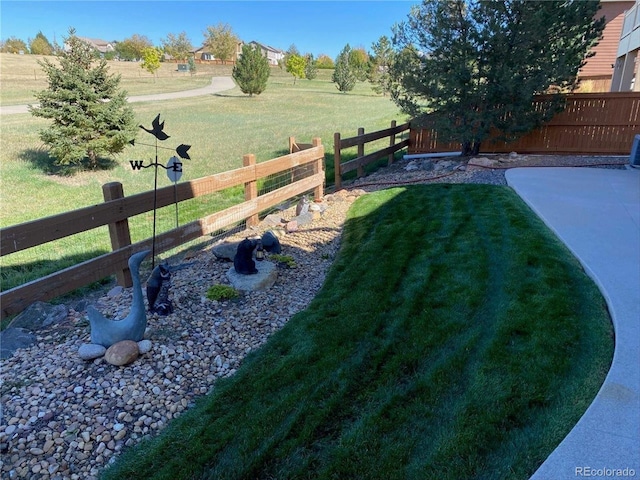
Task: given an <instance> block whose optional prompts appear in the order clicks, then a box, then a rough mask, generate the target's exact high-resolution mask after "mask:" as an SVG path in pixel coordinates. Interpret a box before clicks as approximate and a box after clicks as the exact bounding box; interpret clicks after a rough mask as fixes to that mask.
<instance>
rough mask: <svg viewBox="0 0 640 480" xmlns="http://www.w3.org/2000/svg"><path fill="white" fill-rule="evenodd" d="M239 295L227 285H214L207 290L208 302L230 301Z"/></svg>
mask: <svg viewBox="0 0 640 480" xmlns="http://www.w3.org/2000/svg"><path fill="white" fill-rule="evenodd" d="M239 296H240V293H239V292H238V291H237V290H236V289H235V288H233V287H231V286H229V285H220V284H218V285H214V286H212V287H210V288H209V290H207V298H208V299H209V300H232V299H234V298H238V297H239Z"/></svg>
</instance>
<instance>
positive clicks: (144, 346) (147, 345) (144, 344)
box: [138, 340, 152, 355]
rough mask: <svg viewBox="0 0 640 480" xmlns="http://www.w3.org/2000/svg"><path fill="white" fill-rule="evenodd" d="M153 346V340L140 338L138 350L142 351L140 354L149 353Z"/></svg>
mask: <svg viewBox="0 0 640 480" xmlns="http://www.w3.org/2000/svg"><path fill="white" fill-rule="evenodd" d="M151 347H152V345H151V340H140V341H139V342H138V351H139V352H140V355H144V354H145V353H149V352H150V351H151Z"/></svg>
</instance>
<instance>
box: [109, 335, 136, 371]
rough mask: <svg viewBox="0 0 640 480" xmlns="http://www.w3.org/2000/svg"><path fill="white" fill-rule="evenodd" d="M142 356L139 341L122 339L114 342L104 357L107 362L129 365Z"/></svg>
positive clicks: (116, 364) (119, 365) (118, 365)
mask: <svg viewBox="0 0 640 480" xmlns="http://www.w3.org/2000/svg"><path fill="white" fill-rule="evenodd" d="M138 356H140V349H139V348H138V343H137V342H134V341H133V340H122V341H121V342H118V343H114V344H113V345H111V346H110V347H109V348H107V351H106V352H105V354H104V359H105V361H106V362H107V363H110V364H111V365H115V366H117V367H121V366H123V365H128V364H130V363H132V362H133V361H135V360H136V359H137V358H138Z"/></svg>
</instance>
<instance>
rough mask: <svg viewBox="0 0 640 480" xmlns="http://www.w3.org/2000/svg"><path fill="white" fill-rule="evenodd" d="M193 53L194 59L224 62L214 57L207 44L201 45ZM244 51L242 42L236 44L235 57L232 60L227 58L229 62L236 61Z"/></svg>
mask: <svg viewBox="0 0 640 480" xmlns="http://www.w3.org/2000/svg"><path fill="white" fill-rule="evenodd" d="M191 53H192V55H193V59H194V60H196V61H200V62H215V63H223V62H222V61H221V60H218V59H216V58H215V57H214V55H213V53H211V52H210V50H209V47H207V46H206V45H203V46H201V47H200V48H197V49H195V50H194V51H192V52H191ZM241 53H242V42H238V44H237V45H236V53H235V55H234V57H233V58H232V59H230V60H227V61H228V62H229V63H235V61H236V60H237V59H238V57H239V56H240V54H241Z"/></svg>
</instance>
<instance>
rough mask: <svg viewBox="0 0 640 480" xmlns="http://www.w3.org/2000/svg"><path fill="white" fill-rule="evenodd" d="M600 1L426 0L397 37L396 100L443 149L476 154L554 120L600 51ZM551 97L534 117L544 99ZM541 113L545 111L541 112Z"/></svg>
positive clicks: (412, 14) (413, 10) (396, 34)
mask: <svg viewBox="0 0 640 480" xmlns="http://www.w3.org/2000/svg"><path fill="white" fill-rule="evenodd" d="M598 3H599V2H598V1H595V0H567V1H545V2H529V1H525V0H503V1H500V2H487V1H481V0H423V2H422V4H421V5H419V6H416V7H414V8H413V9H412V11H411V14H410V15H409V17H408V19H407V20H406V21H405V22H403V23H401V24H400V25H398V26H397V27H396V28H395V31H394V33H395V35H394V39H393V44H394V48H395V50H396V52H397V53H398V54H399V55H398V56H397V58H396V61H395V62H394V64H393V67H392V68H391V75H392V78H393V86H392V98H393V100H394V101H395V102H396V103H397V104H398V105H399V106H400V107H401V108H402V110H403V111H404V112H406V113H408V114H410V115H412V116H414V117H416V118H417V119H418V120H420V119H423V120H424V116H425V115H428V121H429V123H430V124H431V125H433V126H435V127H436V129H437V130H438V133H439V135H440V138H442V139H443V140H452V141H459V142H460V144H461V145H462V152H463V155H473V154H477V153H478V151H479V149H480V144H481V142H483V141H485V140H486V139H488V138H489V135H490V132H492V131H493V130H494V129H495V130H498V131H500V132H502V137H503V138H504V139H511V138H515V137H517V136H518V135H521V134H523V133H526V132H527V131H530V130H532V129H533V128H535V127H536V126H538V125H539V124H540V123H541V122H543V121H545V120H547V119H549V118H550V117H551V116H552V115H553V114H555V113H556V112H557V111H558V109H559V108H561V106H562V102H563V99H564V97H563V93H564V92H568V91H571V90H572V89H573V88H574V87H575V86H576V77H577V73H578V69H579V68H580V67H581V66H582V65H583V63H584V61H585V59H586V58H587V56H588V55H589V51H590V49H591V48H592V47H593V46H594V45H595V44H596V43H597V41H598V39H599V37H600V35H601V32H602V29H603V27H604V20H600V21H596V20H594V15H595V13H596V11H597V9H598V8H599V6H598ZM541 93H552V95H550V96H549V97H548V101H547V102H546V103H545V104H544V105H540V104H538V106H539V108H537V109H535V110H534V109H533V106H532V101H533V99H534V97H535V96H536V95H537V94H541ZM540 107H542V108H540Z"/></svg>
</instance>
